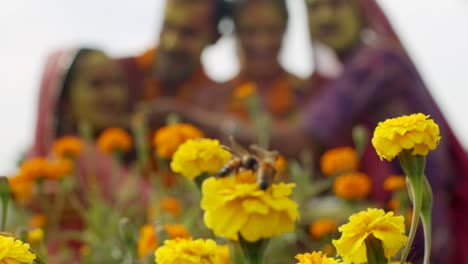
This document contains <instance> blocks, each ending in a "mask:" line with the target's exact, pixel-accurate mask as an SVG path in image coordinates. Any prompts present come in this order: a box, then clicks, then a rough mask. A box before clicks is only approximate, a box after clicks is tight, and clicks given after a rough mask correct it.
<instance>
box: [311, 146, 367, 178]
mask: <svg viewBox="0 0 468 264" xmlns="http://www.w3.org/2000/svg"><path fill="white" fill-rule="evenodd" d="M358 166H359V157H358V154H357V152H356V151H355V150H354V149H353V148H351V147H340V148H334V149H330V150H328V151H326V152H325V153H324V154H323V155H322V156H321V157H320V169H321V170H322V173H323V174H324V175H325V176H332V175H336V174H338V173H340V172H347V171H355V170H357V168H358Z"/></svg>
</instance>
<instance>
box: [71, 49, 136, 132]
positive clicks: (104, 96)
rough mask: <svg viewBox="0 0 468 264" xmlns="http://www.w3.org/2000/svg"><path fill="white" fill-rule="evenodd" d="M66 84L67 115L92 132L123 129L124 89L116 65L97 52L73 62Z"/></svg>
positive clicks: (126, 103)
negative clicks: (68, 109) (118, 127)
mask: <svg viewBox="0 0 468 264" xmlns="http://www.w3.org/2000/svg"><path fill="white" fill-rule="evenodd" d="M76 66H77V67H76V68H75V72H74V73H73V75H74V76H72V81H71V84H70V93H69V95H70V106H71V115H72V117H73V120H75V122H79V121H86V122H88V123H89V124H90V125H91V126H92V127H93V128H95V129H98V130H99V129H103V128H107V127H111V126H123V125H124V117H126V114H127V113H128V88H127V86H126V83H125V81H124V78H123V73H122V71H121V69H120V66H119V65H118V64H117V63H116V62H114V61H113V60H111V59H110V58H108V57H107V56H106V55H105V54H103V53H101V52H90V53H87V54H85V55H83V56H82V57H81V58H79V61H77V65H76Z"/></svg>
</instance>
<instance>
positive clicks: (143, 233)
mask: <svg viewBox="0 0 468 264" xmlns="http://www.w3.org/2000/svg"><path fill="white" fill-rule="evenodd" d="M157 248H158V240H157V237H156V230H155V229H154V227H153V226H152V225H144V226H142V227H141V228H140V239H139V240H138V243H137V255H138V258H140V259H141V258H144V257H146V256H147V255H148V254H149V253H151V252H153V251H155V250H156V249H157Z"/></svg>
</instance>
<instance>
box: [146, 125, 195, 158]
mask: <svg viewBox="0 0 468 264" xmlns="http://www.w3.org/2000/svg"><path fill="white" fill-rule="evenodd" d="M202 137H203V132H202V131H201V130H200V129H198V128H196V127H194V126H192V125H190V124H174V125H169V126H165V127H162V128H160V129H158V130H157V131H156V133H155V134H154V138H153V145H154V147H155V148H156V154H157V155H158V157H161V158H165V159H168V160H170V159H172V156H173V155H174V153H175V152H176V150H177V148H178V147H179V146H180V144H182V143H184V142H185V141H187V140H188V139H195V138H202Z"/></svg>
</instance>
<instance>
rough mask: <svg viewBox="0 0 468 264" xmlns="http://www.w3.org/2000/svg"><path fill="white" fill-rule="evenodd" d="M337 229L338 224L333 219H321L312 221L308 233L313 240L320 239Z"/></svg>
mask: <svg viewBox="0 0 468 264" xmlns="http://www.w3.org/2000/svg"><path fill="white" fill-rule="evenodd" d="M336 230H338V224H337V222H336V220H333V219H322V220H317V221H315V222H313V223H312V224H311V225H310V227H309V234H310V236H311V237H312V238H313V239H315V240H320V239H322V238H323V237H325V236H327V235H329V234H331V233H333V232H334V231H336Z"/></svg>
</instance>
